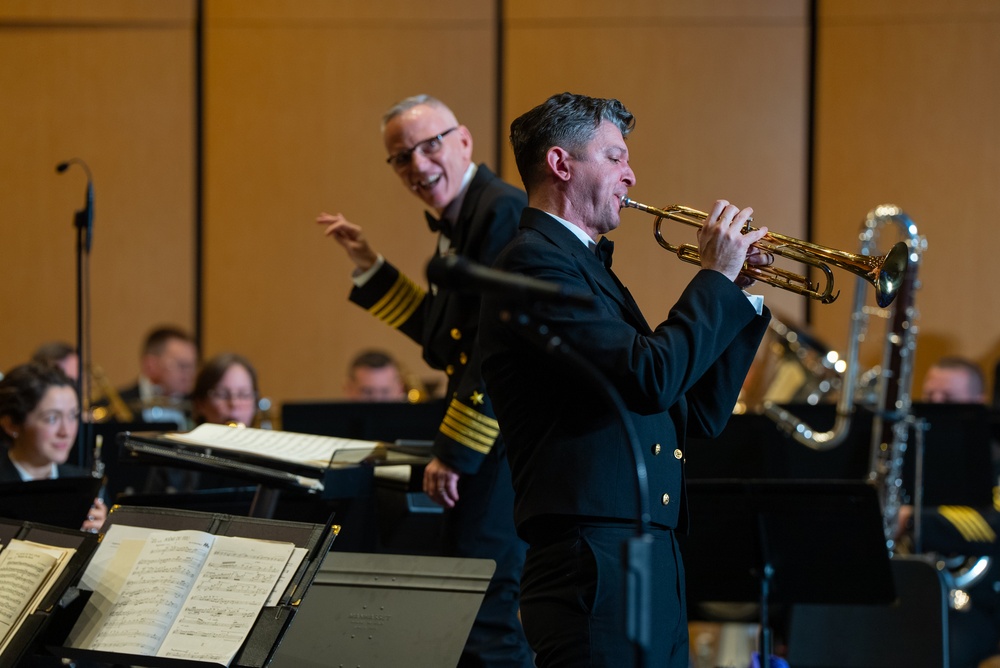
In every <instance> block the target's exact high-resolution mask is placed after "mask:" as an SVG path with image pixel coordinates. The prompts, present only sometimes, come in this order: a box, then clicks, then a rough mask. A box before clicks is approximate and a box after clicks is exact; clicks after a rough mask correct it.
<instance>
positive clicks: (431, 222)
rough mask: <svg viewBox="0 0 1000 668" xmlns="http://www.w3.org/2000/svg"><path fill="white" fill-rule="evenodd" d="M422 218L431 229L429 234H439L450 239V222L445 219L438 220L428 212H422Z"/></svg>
mask: <svg viewBox="0 0 1000 668" xmlns="http://www.w3.org/2000/svg"><path fill="white" fill-rule="evenodd" d="M424 217H425V218H427V226H428V227H429V228H431V232H440V233H441V234H443V235H445V236H446V237H448V238H449V239H450V238H451V221H449V220H447V219H445V218H441V219H440V220H438V219H437V218H435V217H434V216H433V215H432V214H431V212H430V211H424Z"/></svg>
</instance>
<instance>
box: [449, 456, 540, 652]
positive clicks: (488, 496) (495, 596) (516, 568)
mask: <svg viewBox="0 0 1000 668" xmlns="http://www.w3.org/2000/svg"><path fill="white" fill-rule="evenodd" d="M458 498H459V502H458V503H457V504H456V505H455V507H454V508H452V509H450V510H448V511H446V516H445V525H444V542H445V554H447V555H449V556H455V557H462V558H466V559H493V560H494V561H496V570H495V571H494V573H493V577H492V579H491V580H490V584H489V586H488V587H487V589H486V596H485V598H484V599H483V603H482V605H481V606H480V608H479V612H478V614H477V615H476V622H475V624H474V625H473V627H472V630H471V631H470V632H469V638H468V640H467V641H466V643H465V649H464V650H463V652H462V658H461V660H460V661H459V664H458V665H459V668H481V667H489V668H530V667H531V666H533V665H534V664H533V663H532V656H531V652H530V650H529V649H528V644H527V641H526V640H525V637H524V629H523V628H522V627H521V623H520V622H519V621H518V589H519V586H520V577H521V567H522V565H523V564H524V555H525V551H526V549H527V545H526V544H525V543H524V542H523V541H522V540H521V539H520V538H518V537H517V534H516V532H515V530H514V518H513V515H512V514H511V513H510V512H507V513H498V512H496V509H497V508H512V507H513V506H514V488H513V486H512V484H511V479H510V465H509V464H508V463H507V457H506V456H505V455H504V454H503V449H502V448H498V447H494V448H493V450H491V451H490V454H488V455H487V456H486V459H485V460H483V464H482V466H481V467H480V468H479V470H478V471H477V472H476V473H474V474H471V475H462V476H461V477H459V479H458Z"/></svg>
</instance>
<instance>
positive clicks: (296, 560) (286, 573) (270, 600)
mask: <svg viewBox="0 0 1000 668" xmlns="http://www.w3.org/2000/svg"><path fill="white" fill-rule="evenodd" d="M308 553H309V550H307V549H306V548H304V547H297V548H295V549H294V550H292V556H291V557H289V558H288V563H287V564H285V570H283V571H282V572H281V576H280V577H278V581H277V582H275V583H274V588H273V589H272V590H271V595H270V596H268V597H267V603H265V604H264V605H265V606H266V607H272V606H275V605H278V604H279V603H281V597H282V595H284V593H285V590H286V589H288V585H289V584H290V583H291V582H292V578H293V577H295V571H297V570H298V569H299V564H301V563H302V560H303V559H305V558H306V554H308Z"/></svg>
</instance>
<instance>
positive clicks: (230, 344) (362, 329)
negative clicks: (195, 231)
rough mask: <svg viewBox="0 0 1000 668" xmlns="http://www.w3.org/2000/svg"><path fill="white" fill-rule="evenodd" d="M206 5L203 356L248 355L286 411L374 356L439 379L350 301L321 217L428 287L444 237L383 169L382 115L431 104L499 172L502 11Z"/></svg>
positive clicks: (398, 3)
mask: <svg viewBox="0 0 1000 668" xmlns="http://www.w3.org/2000/svg"><path fill="white" fill-rule="evenodd" d="M207 6H208V9H209V11H208V13H207V24H206V32H207V84H208V89H209V95H208V99H207V103H208V105H207V114H206V119H205V120H206V136H207V145H206V149H207V162H206V192H207V200H206V209H205V286H204V288H205V292H204V294H205V321H204V322H205V338H204V341H205V352H206V354H213V353H215V352H218V351H221V350H236V351H239V352H242V353H244V354H246V355H247V356H249V357H250V358H251V359H252V360H253V361H254V362H255V363H256V364H257V365H258V367H259V369H258V371H259V373H260V378H261V384H262V391H263V392H264V393H266V394H269V395H270V396H272V397H273V398H274V399H275V400H276V401H278V402H280V401H282V400H285V399H291V398H318V397H338V396H342V391H341V390H342V384H343V379H344V374H345V370H346V367H347V364H348V361H349V359H350V357H351V356H353V355H354V354H355V353H356V352H357V351H358V350H360V349H361V348H363V347H366V346H380V347H384V348H387V349H389V350H390V351H393V352H394V353H396V354H397V355H398V356H399V357H400V358H401V359H402V360H403V361H404V363H405V365H406V366H407V367H408V368H409V369H410V370H411V371H412V372H414V373H416V374H417V375H419V376H421V377H429V378H432V379H434V380H439V379H440V378H441V376H440V374H438V373H437V372H433V371H431V370H430V369H429V368H428V367H427V366H426V365H425V364H424V363H423V361H422V360H421V358H420V349H419V347H418V346H417V345H416V344H414V343H413V342H411V341H410V340H408V339H406V337H404V336H403V335H401V334H400V333H399V332H397V331H395V330H392V329H390V328H388V327H387V326H385V325H383V324H382V323H381V322H379V321H377V320H376V319H375V318H373V317H372V316H370V315H369V314H367V313H366V312H365V311H364V310H362V309H360V308H358V307H357V306H355V305H353V304H351V303H349V302H348V301H347V294H348V292H349V289H350V286H351V283H350V271H351V268H352V267H353V265H352V264H351V263H350V262H349V260H348V259H347V256H346V254H345V253H344V252H343V250H342V249H341V248H340V246H339V245H337V244H335V243H334V242H333V241H331V240H328V239H325V238H324V237H323V236H322V234H321V229H320V228H319V227H318V226H317V225H316V224H315V222H314V221H315V218H316V216H317V214H319V213H320V212H321V211H330V212H338V211H340V212H343V213H344V214H345V215H346V216H348V217H349V218H350V219H351V220H352V221H354V222H356V223H358V224H360V225H362V226H363V227H364V230H365V233H366V235H367V236H368V238H369V239H370V241H371V243H372V245H373V246H374V247H375V248H376V249H377V250H379V251H381V252H382V253H383V254H384V255H385V256H386V257H388V258H390V259H392V260H393V262H394V263H396V264H397V265H398V266H400V267H401V268H402V269H403V270H404V271H405V272H406V273H407V274H409V275H410V276H411V277H413V278H414V279H415V280H417V281H418V282H421V283H425V279H424V267H425V264H426V261H427V259H428V258H429V257H430V256H431V254H432V253H433V250H434V248H435V244H436V237H434V236H433V235H431V234H430V232H429V231H428V230H427V226H426V223H425V222H424V217H423V213H422V212H423V204H422V203H421V202H420V201H419V200H418V199H417V198H415V197H414V196H413V195H412V194H411V193H410V192H409V191H408V190H406V189H405V188H404V187H403V186H402V185H401V184H400V182H399V180H398V178H397V177H396V176H395V174H394V172H393V171H392V170H391V169H390V168H389V167H388V166H387V165H386V164H385V149H384V147H383V144H382V140H381V132H380V129H379V124H380V119H381V115H382V113H383V112H384V111H385V109H386V108H388V107H389V106H390V105H391V104H393V103H394V102H396V101H397V100H399V99H401V98H403V97H406V96H408V95H413V94H416V93H430V94H433V95H435V96H437V97H439V98H441V99H442V100H445V101H446V102H447V103H448V104H450V105H451V106H452V107H453V109H454V110H455V112H456V114H457V115H458V118H459V120H460V121H461V122H463V123H465V124H466V125H468V126H469V128H470V130H471V131H472V133H473V135H474V137H475V138H476V144H475V149H474V157H475V158H476V159H477V160H479V161H485V162H487V163H489V164H493V163H494V159H493V147H494V141H493V134H492V130H493V128H494V127H495V125H496V121H495V118H494V116H495V106H496V103H495V96H494V89H495V86H494V80H495V76H494V73H495V69H496V65H495V46H494V35H495V17H494V13H493V12H494V10H493V3H492V2H489V1H487V0H479V1H477V2H466V1H465V0H449V1H448V2H442V3H436V4H434V5H431V6H427V5H421V6H420V7H419V11H418V10H417V9H415V8H414V5H412V3H408V2H405V1H404V0H394V1H393V2H380V3H367V4H361V3H328V2H312V3H296V4H293V5H289V3H253V5H252V6H251V5H249V4H248V3H235V2H209V3H208V5H207Z"/></svg>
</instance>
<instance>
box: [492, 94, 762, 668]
mask: <svg viewBox="0 0 1000 668" xmlns="http://www.w3.org/2000/svg"><path fill="white" fill-rule="evenodd" d="M633 125H634V119H633V116H632V114H631V113H630V112H629V111H628V110H627V109H626V108H625V107H624V106H623V105H622V103H621V102H619V101H618V100H614V99H598V98H592V97H587V96H583V95H574V94H570V93H562V94H559V95H554V96H552V97H550V98H549V99H548V100H546V101H545V102H544V103H542V104H541V105H539V106H537V107H535V108H534V109H532V110H530V111H528V112H527V113H525V114H524V115H522V116H521V117H519V118H517V119H516V120H515V121H514V122H513V123H512V124H511V133H510V141H511V144H512V146H513V149H514V157H515V160H516V162H517V168H518V171H519V173H520V175H521V179H522V181H523V182H524V186H525V189H526V190H527V193H528V208H526V209H525V210H524V212H523V213H522V216H521V224H520V229H519V231H518V234H517V236H516V237H515V238H514V240H513V241H512V242H511V243H510V244H508V245H507V247H506V248H505V249H504V250H503V251H502V252H501V254H500V257H499V258H498V260H497V262H496V263H495V265H494V267H496V268H498V269H501V270H505V271H509V272H515V273H519V274H525V275H528V276H530V277H534V278H537V279H541V280H544V281H550V282H554V283H557V284H559V285H560V286H561V287H562V288H563V289H564V290H565V291H566V292H571V293H582V294H589V295H593V298H594V302H595V306H594V307H593V308H591V309H587V308H582V307H580V306H571V305H567V304H565V303H562V302H546V303H544V304H537V305H535V308H534V309H533V313H534V315H535V317H537V318H538V319H539V320H540V321H541V322H542V323H543V324H544V325H546V326H547V327H548V328H549V329H550V330H551V331H552V332H554V333H555V334H557V335H558V336H559V337H560V340H561V341H563V342H565V343H566V344H568V347H569V348H571V349H572V350H574V351H575V352H576V353H577V355H578V356H579V357H580V358H583V359H586V360H588V361H589V362H590V363H592V364H593V366H595V367H596V368H597V369H598V370H599V371H600V372H601V374H602V375H603V377H604V378H606V380H607V382H608V383H609V384H610V385H611V386H613V387H614V389H615V390H616V391H617V393H618V394H619V395H620V396H621V398H622V400H623V402H624V404H625V408H626V411H627V415H624V416H622V415H620V414H619V413H618V412H617V411H616V409H615V407H614V406H613V404H612V403H611V402H609V401H608V400H607V399H606V398H605V396H604V395H603V394H601V393H600V392H598V391H597V390H596V389H595V384H594V383H588V382H587V380H586V378H587V376H585V375H581V374H579V373H577V370H576V369H574V368H570V366H569V365H568V364H567V363H566V362H565V358H563V357H559V356H555V355H552V354H550V353H549V352H548V351H546V350H540V349H538V348H537V347H535V346H534V345H532V344H531V343H530V342H529V341H528V340H527V339H526V338H525V337H523V336H522V335H521V333H520V332H517V331H515V330H514V329H513V328H512V327H511V326H510V324H509V323H508V322H506V319H505V318H504V317H503V316H502V313H504V311H505V304H504V303H503V302H502V301H501V298H500V297H496V296H487V297H486V298H485V299H484V302H483V308H482V311H481V313H482V316H481V321H480V338H481V345H482V349H483V358H484V359H483V373H484V376H485V378H486V383H487V387H488V389H489V391H490V394H491V396H492V397H493V402H494V406H495V408H496V412H497V417H498V420H499V424H500V431H501V433H502V435H503V438H504V440H505V441H506V442H507V447H508V451H507V452H508V458H509V460H510V465H511V471H512V475H513V483H514V493H515V503H514V516H515V523H516V525H517V530H518V533H519V534H520V536H521V537H522V538H524V540H525V541H527V543H528V554H527V560H526V562H525V568H524V573H523V576H522V582H521V619H522V622H523V623H524V628H525V632H526V633H527V636H528V641H529V642H530V643H531V645H532V648H533V649H534V650H535V652H536V653H537V658H536V665H537V666H538V667H539V668H548V667H552V666H574V667H585V666H592V667H597V666H629V665H635V664H636V656H637V655H636V651H635V648H634V647H633V645H632V643H631V642H630V641H629V640H628V638H627V635H626V629H625V617H626V615H625V612H626V601H625V593H624V592H625V591H626V586H625V582H624V573H625V569H624V568H623V567H622V556H621V555H622V547H623V545H624V543H625V541H626V540H627V539H628V538H630V537H632V536H634V535H635V531H636V523H637V521H638V519H639V518H640V505H639V502H638V500H637V496H638V489H639V484H638V482H637V475H636V464H635V462H634V461H633V457H632V451H631V449H630V439H629V438H628V436H627V432H626V430H625V428H624V427H623V419H625V420H629V421H631V423H632V424H633V425H634V428H635V431H636V432H637V434H638V439H639V441H640V444H641V449H642V457H643V464H644V465H645V468H646V471H647V472H648V487H649V493H648V496H647V498H646V502H647V503H648V506H649V507H650V508H651V521H650V522H649V523H648V526H649V533H650V535H651V536H652V542H653V547H652V553H653V557H652V564H651V565H650V568H649V572H650V573H651V574H652V579H653V582H652V590H651V591H649V600H650V601H651V602H652V610H651V611H650V612H651V617H650V621H651V625H652V626H651V628H652V629H653V632H652V636H653V639H652V646H651V647H649V648H645V650H644V652H645V654H646V663H645V664H644V665H648V666H657V667H660V668H667V667H669V668H686V667H687V665H688V628H687V616H686V612H685V601H684V571H683V565H682V563H681V558H680V553H679V551H678V545H677V542H676V540H675V538H674V531H675V530H678V529H680V530H684V529H685V528H686V511H685V507H684V503H685V501H684V498H683V491H682V475H683V474H682V469H683V465H684V447H685V443H684V438H685V434H691V435H694V436H699V437H712V436H715V435H717V434H718V433H719V432H720V431H721V430H722V428H723V427H724V426H725V424H726V422H727V420H728V416H729V415H730V413H731V411H732V408H733V406H734V404H735V402H736V399H737V395H738V394H739V390H740V386H741V384H742V382H743V379H744V377H745V375H746V373H747V371H748V369H749V368H750V363H751V362H752V360H753V357H754V352H755V351H756V350H757V346H758V345H759V343H760V341H761V339H762V337H763V335H764V332H765V330H766V327H767V323H768V320H769V319H770V313H769V312H768V310H767V309H766V308H764V307H763V305H762V304H760V303H759V304H756V305H755V304H754V303H752V302H751V299H749V298H748V296H747V295H746V294H744V292H743V291H742V290H741V288H743V287H746V286H748V285H749V284H750V282H751V279H748V278H744V277H741V276H739V273H740V270H741V268H742V267H743V264H744V262H749V263H751V264H767V263H768V262H769V258H768V257H767V256H766V254H762V253H760V252H758V251H756V249H754V248H753V246H752V244H753V243H754V242H755V241H757V240H758V239H760V238H762V237H763V235H764V234H765V233H766V228H760V229H758V230H755V231H750V232H749V233H747V234H743V231H744V228H745V226H746V223H747V222H748V220H749V218H750V216H751V214H752V210H751V209H749V208H744V209H740V208H738V207H736V206H734V205H732V204H730V203H729V202H727V201H725V200H719V201H718V202H716V203H715V205H714V206H713V207H712V209H711V213H710V214H709V215H708V218H707V220H706V222H705V225H704V227H703V229H701V231H700V232H699V234H698V245H699V249H700V252H701V258H702V259H701V266H702V269H701V270H700V271H699V272H698V273H697V274H695V276H694V278H692V279H691V281H690V282H689V283H688V284H687V286H684V287H683V288H682V290H680V292H681V294H680V297H679V299H678V300H677V302H676V303H675V304H674V305H673V307H672V308H670V310H669V314H668V315H667V317H666V319H665V320H663V321H661V322H660V323H659V324H658V325H656V326H655V327H650V326H649V324H647V322H646V320H645V318H644V317H643V315H642V313H640V311H639V309H638V306H637V305H636V304H635V302H634V300H633V299H632V298H631V296H630V295H629V293H628V290H627V289H626V288H625V287H624V286H623V285H622V284H621V282H620V281H619V280H618V279H617V278H616V277H615V276H614V274H613V273H612V272H611V270H610V250H611V243H610V242H609V241H608V240H607V239H606V238H605V237H604V236H603V235H605V234H608V233H610V232H613V231H614V230H615V228H617V227H618V225H619V223H620V213H621V208H622V198H623V197H624V196H625V195H626V194H627V193H628V191H629V188H631V187H632V186H633V185H635V182H636V175H635V173H634V172H633V170H632V168H631V166H630V165H629V148H628V145H627V144H626V141H625V138H626V136H627V135H628V134H629V133H630V132H631V130H632V128H633ZM665 310H666V309H665ZM692 530H693V531H697V530H698V527H693V528H692Z"/></svg>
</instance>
